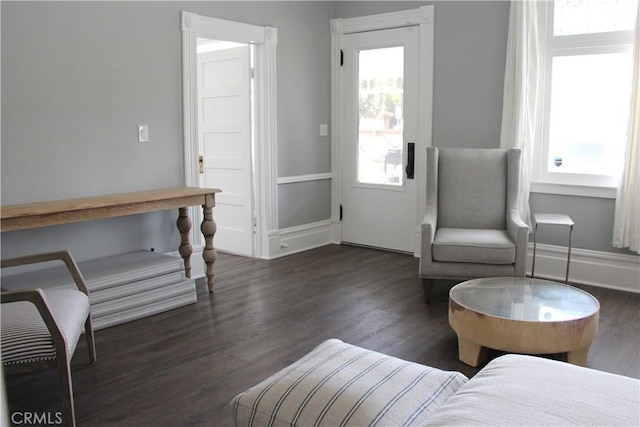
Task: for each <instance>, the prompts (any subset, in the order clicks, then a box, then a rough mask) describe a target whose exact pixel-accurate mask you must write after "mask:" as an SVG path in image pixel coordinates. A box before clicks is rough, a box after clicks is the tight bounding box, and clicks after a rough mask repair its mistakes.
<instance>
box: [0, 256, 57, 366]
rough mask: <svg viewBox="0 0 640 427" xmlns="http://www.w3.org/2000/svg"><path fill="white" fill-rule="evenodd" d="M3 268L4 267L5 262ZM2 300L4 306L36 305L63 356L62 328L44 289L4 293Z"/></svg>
mask: <svg viewBox="0 0 640 427" xmlns="http://www.w3.org/2000/svg"><path fill="white" fill-rule="evenodd" d="M2 266H3V267H4V262H3V265H2ZM0 298H1V299H2V304H6V303H11V302H30V303H32V304H33V305H35V307H36V309H37V310H38V313H39V314H40V317H42V320H43V321H44V324H45V326H46V327H47V329H48V330H49V333H50V334H51V336H52V337H53V343H54V345H55V347H56V350H57V352H58V354H63V353H60V352H61V351H62V352H66V344H65V342H64V338H63V335H62V332H61V329H60V326H59V325H58V323H57V322H56V319H55V318H54V317H53V314H52V310H51V307H50V306H49V304H48V303H47V298H46V296H45V294H44V292H43V291H42V289H29V290H22V291H3V292H2V294H1V296H0Z"/></svg>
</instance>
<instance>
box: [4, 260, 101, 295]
mask: <svg viewBox="0 0 640 427" xmlns="http://www.w3.org/2000/svg"><path fill="white" fill-rule="evenodd" d="M47 261H62V262H64V264H65V265H66V267H67V270H69V273H70V274H71V277H72V278H73V281H74V282H75V284H76V286H77V287H78V290H80V291H81V292H82V293H84V294H85V295H87V296H88V295H89V288H87V284H86V282H85V280H84V277H82V273H80V269H79V268H78V264H76V262H75V260H74V259H73V257H72V256H71V253H70V252H69V251H57V252H47V253H43V254H35V255H26V256H21V257H16V258H11V259H3V260H2V261H1V265H0V267H1V268H7V267H17V266H20V265H28V264H38V263H41V262H47ZM3 300H4V293H3Z"/></svg>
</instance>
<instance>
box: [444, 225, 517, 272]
mask: <svg viewBox="0 0 640 427" xmlns="http://www.w3.org/2000/svg"><path fill="white" fill-rule="evenodd" d="M432 256H433V260H434V261H441V262H466V263H480V264H513V263H514V262H515V259H516V246H515V244H514V243H513V241H512V240H511V238H510V237H509V234H508V233H507V231H506V230H488V229H464V228H439V229H438V230H437V231H436V235H435V239H434V242H433V247H432Z"/></svg>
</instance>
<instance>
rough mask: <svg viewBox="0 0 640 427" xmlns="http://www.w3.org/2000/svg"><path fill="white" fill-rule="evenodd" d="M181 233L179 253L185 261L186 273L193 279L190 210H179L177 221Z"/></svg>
mask: <svg viewBox="0 0 640 427" xmlns="http://www.w3.org/2000/svg"><path fill="white" fill-rule="evenodd" d="M176 225H177V226H178V231H179V232H180V247H179V248H178V252H179V253H180V256H181V257H182V259H183V260H184V273H185V275H186V276H187V277H191V254H192V253H193V246H191V243H190V242H189V231H191V218H189V208H179V214H178V221H176Z"/></svg>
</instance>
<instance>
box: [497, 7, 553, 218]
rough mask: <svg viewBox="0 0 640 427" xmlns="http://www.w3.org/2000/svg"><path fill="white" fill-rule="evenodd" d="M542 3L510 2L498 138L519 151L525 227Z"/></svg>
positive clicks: (502, 144) (537, 99) (539, 66)
mask: <svg viewBox="0 0 640 427" xmlns="http://www.w3.org/2000/svg"><path fill="white" fill-rule="evenodd" d="M542 3H543V2H537V1H512V2H511V10H510V12H509V36H508V39H507V63H506V67H505V76H504V81H505V82H504V95H503V104H502V131H501V135H500V147H501V148H511V147H517V148H520V149H521V150H522V160H521V162H522V163H521V174H520V206H519V207H520V214H521V215H522V219H523V220H524V221H525V222H526V223H527V224H529V226H531V219H530V208H529V189H530V187H531V169H532V167H533V156H534V150H533V149H534V144H535V141H536V130H537V129H538V126H537V120H538V111H539V108H538V103H539V102H541V96H540V90H541V83H540V78H541V75H542V61H543V56H542V55H543V53H542V50H541V46H540V40H539V34H538V32H539V31H540V30H539V22H540V18H542V17H543V12H542Z"/></svg>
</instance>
